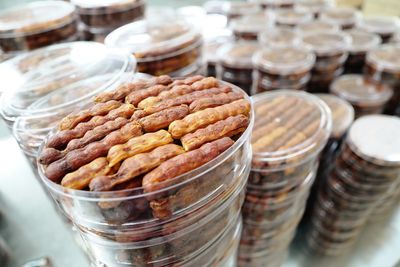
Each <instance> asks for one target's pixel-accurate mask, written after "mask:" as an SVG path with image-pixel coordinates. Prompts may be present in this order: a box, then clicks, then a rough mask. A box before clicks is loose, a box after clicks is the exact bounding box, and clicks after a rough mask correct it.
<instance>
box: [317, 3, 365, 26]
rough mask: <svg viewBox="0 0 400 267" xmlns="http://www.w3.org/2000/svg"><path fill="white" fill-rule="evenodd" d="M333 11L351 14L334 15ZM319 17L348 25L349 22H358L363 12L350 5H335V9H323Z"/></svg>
mask: <svg viewBox="0 0 400 267" xmlns="http://www.w3.org/2000/svg"><path fill="white" fill-rule="evenodd" d="M331 12H335V13H341V14H347V15H349V16H348V17H347V18H337V17H332V16H331V14H332V13H331ZM319 18H320V19H321V20H324V21H328V22H333V23H338V24H340V25H341V26H346V25H349V24H356V23H357V22H358V20H359V19H360V18H361V14H360V12H358V11H357V10H355V9H353V8H350V7H335V8H333V9H327V10H323V11H322V12H321V14H320V17H319Z"/></svg>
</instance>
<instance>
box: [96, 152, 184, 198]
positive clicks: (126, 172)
mask: <svg viewBox="0 0 400 267" xmlns="http://www.w3.org/2000/svg"><path fill="white" fill-rule="evenodd" d="M184 152H185V151H184V150H183V148H182V147H181V146H178V145H175V144H168V145H164V146H160V147H157V148H155V149H154V150H152V151H150V152H148V153H141V154H137V155H135V156H133V157H130V158H127V159H126V160H124V162H123V163H122V164H121V167H120V168H119V170H118V172H117V173H116V174H114V175H111V176H98V177H96V178H94V179H93V180H92V181H91V182H90V185H89V188H90V190H91V191H109V190H111V189H113V188H114V187H115V186H117V185H119V184H122V183H125V182H127V181H130V180H132V179H134V180H136V177H137V176H139V175H141V174H143V173H146V172H148V171H150V170H152V169H154V168H155V167H157V166H159V165H160V164H161V163H163V162H164V161H166V160H168V159H170V158H172V157H175V156H177V155H179V154H182V153H184Z"/></svg>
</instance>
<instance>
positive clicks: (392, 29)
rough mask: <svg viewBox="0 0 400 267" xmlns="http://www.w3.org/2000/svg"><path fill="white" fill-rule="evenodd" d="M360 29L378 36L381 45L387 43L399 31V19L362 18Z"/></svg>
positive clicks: (385, 17) (384, 17) (383, 17)
mask: <svg viewBox="0 0 400 267" xmlns="http://www.w3.org/2000/svg"><path fill="white" fill-rule="evenodd" d="M357 26H358V27H359V28H360V29H362V30H364V31H367V32H371V33H375V34H378V35H379V36H380V37H381V38H382V42H383V43H387V42H389V41H390V39H391V38H392V37H393V36H394V35H395V34H396V32H397V31H398V30H399V27H400V25H399V19H398V18H397V17H387V16H382V17H364V18H363V19H362V20H361V21H360V23H359V25H357Z"/></svg>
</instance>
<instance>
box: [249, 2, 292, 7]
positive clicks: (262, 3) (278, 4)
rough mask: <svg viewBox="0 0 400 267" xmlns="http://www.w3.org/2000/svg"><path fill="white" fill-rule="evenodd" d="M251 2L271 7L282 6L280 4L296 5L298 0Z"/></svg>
mask: <svg viewBox="0 0 400 267" xmlns="http://www.w3.org/2000/svg"><path fill="white" fill-rule="evenodd" d="M249 2H253V3H257V4H261V5H266V6H271V7H280V6H288V5H294V3H295V2H296V0H249Z"/></svg>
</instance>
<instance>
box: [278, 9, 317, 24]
mask: <svg viewBox="0 0 400 267" xmlns="http://www.w3.org/2000/svg"><path fill="white" fill-rule="evenodd" d="M274 14H275V20H276V25H279V26H287V27H295V26H297V25H299V24H302V23H305V22H309V21H312V20H313V15H312V14H311V13H309V12H307V11H303V10H299V9H278V10H276V11H275V12H274Z"/></svg>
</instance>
